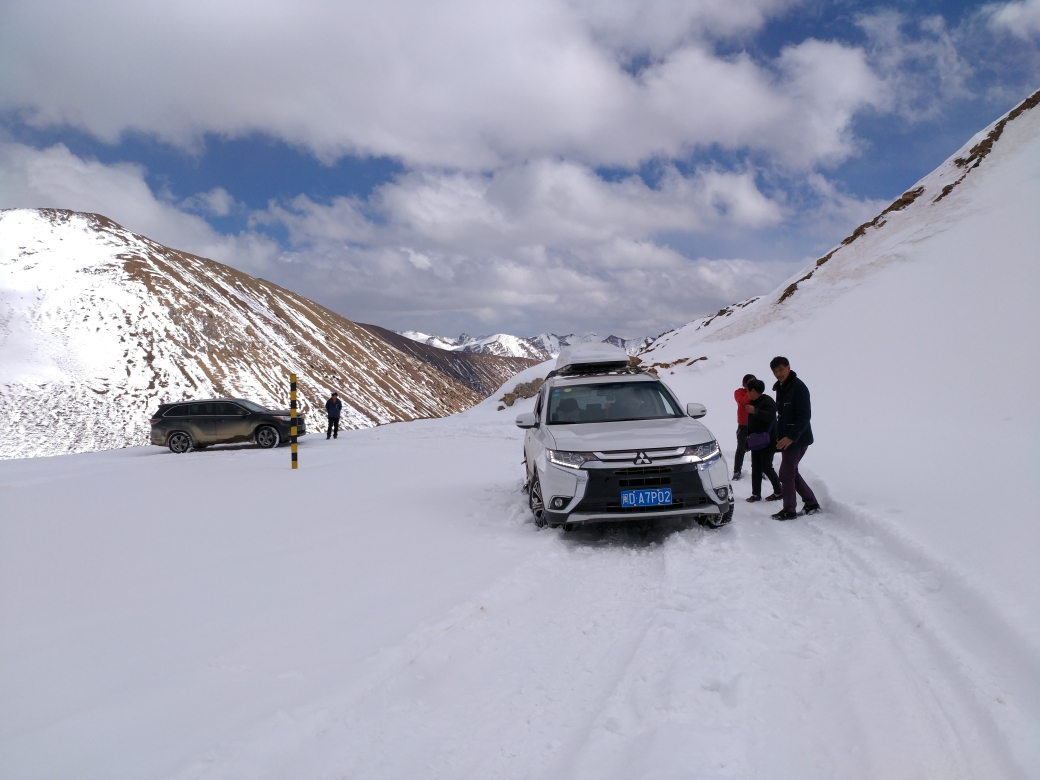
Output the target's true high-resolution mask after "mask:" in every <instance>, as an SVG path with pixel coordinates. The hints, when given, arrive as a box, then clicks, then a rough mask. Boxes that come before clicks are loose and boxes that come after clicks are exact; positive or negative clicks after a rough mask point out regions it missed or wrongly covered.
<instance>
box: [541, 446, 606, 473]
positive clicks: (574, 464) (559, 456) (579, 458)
mask: <svg viewBox="0 0 1040 780" xmlns="http://www.w3.org/2000/svg"><path fill="white" fill-rule="evenodd" d="M546 457H548V458H549V462H550V463H552V464H553V465H555V466H563V467H565V468H568V469H580V468H581V467H582V466H584V465H585V464H586V463H588V462H589V461H590V460H599V458H597V457H596V456H595V455H593V454H592V453H591V452H561V451H560V450H547V451H546Z"/></svg>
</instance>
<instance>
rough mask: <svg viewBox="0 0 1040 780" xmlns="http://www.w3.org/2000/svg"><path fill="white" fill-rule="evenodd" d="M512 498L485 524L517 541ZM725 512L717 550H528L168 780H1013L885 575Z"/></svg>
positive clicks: (876, 562)
mask: <svg viewBox="0 0 1040 780" xmlns="http://www.w3.org/2000/svg"><path fill="white" fill-rule="evenodd" d="M499 493H501V494H499ZM523 499H524V497H523V496H522V494H516V493H512V492H511V493H508V494H506V493H502V492H501V491H499V492H494V491H491V492H489V495H488V496H487V498H486V500H485V502H484V503H485V506H486V511H487V512H489V513H490V514H497V516H498V517H499V518H503V519H505V521H506V522H507V523H508V524H509V525H512V526H513V527H514V528H515V525H516V523H518V522H519V523H528V522H529V521H528V520H527V519H526V515H525V514H524V512H525V510H524V508H523V505H522V503H521V502H522V501H523ZM741 509H742V511H741V513H740V514H739V515H738V520H737V521H736V522H735V523H734V524H733V525H732V526H730V527H729V528H726V529H723V530H722V531H721V532H710V531H705V530H704V529H700V528H694V529H690V530H687V531H683V532H681V533H676V534H672V535H668V536H662V535H655V534H650V535H649V539H643V538H641V536H640V535H639V534H636V533H630V532H610V533H607V534H605V535H600V534H598V533H596V532H592V533H584V534H583V533H578V534H557V533H555V532H547V531H546V532H541V533H542V534H543V535H544V544H543V546H540V547H539V548H538V550H537V552H536V553H535V554H533V555H531V556H530V557H529V558H528V559H527V560H526V561H525V562H523V563H522V564H521V565H520V566H518V567H516V568H515V569H514V570H512V571H511V572H507V573H504V574H503V575H502V577H500V578H499V579H498V580H497V581H496V582H495V583H493V584H492V585H491V586H490V587H488V588H486V589H484V590H482V591H481V592H480V593H478V594H475V595H474V596H473V597H472V598H471V599H469V600H468V601H467V602H466V603H464V604H462V605H460V606H459V607H457V608H456V609H454V610H452V612H451V613H450V614H449V615H448V616H447V617H446V618H445V619H444V620H442V621H440V622H438V623H436V624H434V625H431V626H428V627H420V628H419V629H418V630H417V631H416V632H414V633H413V634H412V635H411V636H410V637H409V638H408V639H407V640H406V641H405V642H403V643H402V644H401V645H398V646H396V647H393V648H388V649H387V650H385V651H383V652H382V653H380V654H379V655H378V657H376V658H373V659H372V660H371V661H370V663H369V666H370V667H371V668H370V670H369V672H368V674H367V675H364V676H363V678H362V682H360V683H359V685H358V686H356V688H355V689H354V691H352V692H351V693H349V694H346V695H341V696H337V697H334V698H330V700H329V701H326V702H323V703H322V704H321V705H320V706H315V707H311V708H307V709H306V710H303V711H299V712H294V713H285V714H281V715H280V716H279V717H278V718H277V719H275V720H274V721H272V722H271V723H268V724H266V725H265V726H264V727H263V728H261V729H259V730H258V738H257V739H255V740H251V741H250V742H248V743H245V744H243V745H239V746H235V747H234V749H233V750H231V751H229V752H228V754H226V755H225V757H224V758H223V759H221V760H215V759H214V760H211V761H209V762H205V763H200V764H198V765H196V767H195V768H194V770H193V771H192V772H191V773H189V775H188V776H191V777H207V778H216V777H243V776H249V777H257V778H259V777H272V778H273V777H284V776H287V775H289V774H291V775H293V776H308V777H350V778H355V777H356V778H368V777H373V778H375V777H389V776H415V777H444V778H453V777H462V776H467V777H482V778H483V777H487V778H498V777H501V778H514V777H515V778H526V777H574V778H582V777H589V778H597V779H599V778H611V777H617V778H626V780H627V779H628V778H633V777H643V776H648V777H649V776H661V777H690V776H694V777H702V776H703V777H714V776H717V777H762V776H770V777H806V776H828V777H843V778H844V777H847V778H857V777H863V778H873V777H879V776H884V777H886V778H900V777H907V778H910V777H921V776H942V777H944V778H958V777H965V778H968V777H978V776H1009V777H1013V776H1015V775H1016V772H1015V771H1014V770H1015V762H1014V760H1013V759H1012V758H1009V754H1008V753H1007V752H1006V751H1004V752H1002V750H1001V745H1000V742H999V738H998V739H996V741H994V735H993V733H992V729H989V731H987V728H986V726H985V723H984V722H983V724H982V726H979V712H977V711H974V710H971V709H970V707H966V706H965V704H964V703H963V701H961V700H960V699H958V696H957V695H956V694H955V693H951V686H952V687H953V688H955V687H956V685H955V684H954V683H949V681H950V679H953V680H955V681H956V680H957V678H958V670H957V669H955V668H954V667H952V666H950V665H949V664H944V663H943V662H941V660H940V661H937V660H936V654H935V652H934V651H932V650H928V649H927V648H924V647H923V646H922V643H921V641H920V639H919V637H915V636H913V631H912V630H910V629H909V628H908V625H907V618H906V615H905V614H904V613H902V612H900V609H899V608H898V607H899V605H892V604H891V603H890V600H891V592H890V590H891V588H886V587H885V586H884V584H883V583H881V584H879V580H884V579H886V573H887V571H888V569H886V568H885V566H887V565H888V563H887V561H885V562H884V565H882V564H883V562H882V561H881V560H880V559H879V558H881V557H883V556H879V555H877V554H872V553H873V552H874V551H873V550H872V548H870V547H869V545H866V544H865V543H864V542H862V541H861V540H858V539H856V538H855V536H854V535H853V534H851V533H848V532H847V531H845V528H844V525H839V523H841V518H839V517H830V516H824V517H823V518H821V519H819V520H811V521H808V522H799V523H794V524H784V525H780V524H776V523H774V522H772V521H770V520H768V519H766V515H767V510H765V509H764V508H763V507H761V506H758V507H749V508H747V509H745V508H744V506H742V507H741ZM481 511H485V510H483V509H482V510H481ZM837 529H841V530H837ZM531 532H532V533H536V532H535V531H534V529H533V527H532V528H531ZM864 561H866V562H867V563H866V565H865V564H864ZM948 683H949V684H948ZM983 720H984V719H983ZM976 734H981V735H982V737H981V738H979V737H977V736H975V735H976ZM997 736H998V737H999V734H998V735H997Z"/></svg>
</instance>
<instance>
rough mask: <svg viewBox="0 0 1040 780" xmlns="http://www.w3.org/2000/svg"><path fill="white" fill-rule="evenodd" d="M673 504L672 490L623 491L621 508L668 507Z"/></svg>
mask: <svg viewBox="0 0 1040 780" xmlns="http://www.w3.org/2000/svg"><path fill="white" fill-rule="evenodd" d="M671 503H672V489H671V488H652V489H648V490H622V491H621V508H622V509H630V508H632V507H640V506H668V505H670V504H671Z"/></svg>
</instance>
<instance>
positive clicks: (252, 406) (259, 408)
mask: <svg viewBox="0 0 1040 780" xmlns="http://www.w3.org/2000/svg"><path fill="white" fill-rule="evenodd" d="M235 403H236V404H241V405H242V406H244V407H245V408H246V409H248V410H249V411H251V412H267V411H270V410H269V409H265V408H264V407H262V406H261V405H260V404H254V403H253V402H252V401H243V400H241V399H239V398H236V399H235Z"/></svg>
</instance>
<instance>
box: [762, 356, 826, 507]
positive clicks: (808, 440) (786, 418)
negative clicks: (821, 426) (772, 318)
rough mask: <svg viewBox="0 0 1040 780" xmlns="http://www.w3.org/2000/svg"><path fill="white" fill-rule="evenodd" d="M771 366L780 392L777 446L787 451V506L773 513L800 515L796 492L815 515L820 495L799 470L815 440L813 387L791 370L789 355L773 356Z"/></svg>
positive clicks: (783, 473) (783, 475) (783, 476)
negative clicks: (811, 421)
mask: <svg viewBox="0 0 1040 780" xmlns="http://www.w3.org/2000/svg"><path fill="white" fill-rule="evenodd" d="M769 368H771V369H772V371H773V376H775V377H776V384H775V385H773V391H774V392H775V393H776V410H777V416H778V418H777V435H778V436H780V440H779V441H778V442H777V443H776V448H777V449H778V450H780V451H781V452H782V453H783V456H782V459H781V461H780V484H781V485H782V486H783V492H784V508H783V509H781V510H780V511H779V512H777V513H776V514H775V515H773V519H774V520H793V519H794V518H796V517H798V512H797V511H795V510H796V509H797V498H796V496H795V494H796V493H797V495H799V496H801V497H802V501H803V502H804V506H803V507H802V512H803V514H807V515H811V514H815V513H816V512H819V511H820V504H819V502H818V501H817V500H816V496H815V495H814V494H813V492H812V490H811V489H810V488H809V486H808V485H807V484H805V480H804V479H802V477H801V475H800V474H799V473H798V463H799V462H800V461H801V459H802V458H803V457H804V456H805V451H806V450H807V449H809V445H810V444H812V443H813V434H812V425H810V420H811V419H812V406H811V404H810V402H809V388H808V387H806V386H805V382H803V381H802V380H801V379H799V378H798V375H797V374H795V372H794V371H792V370H791V363H790V361H788V359H787V358H785V357H775V358H773V359H772V360H771V361H769Z"/></svg>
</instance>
